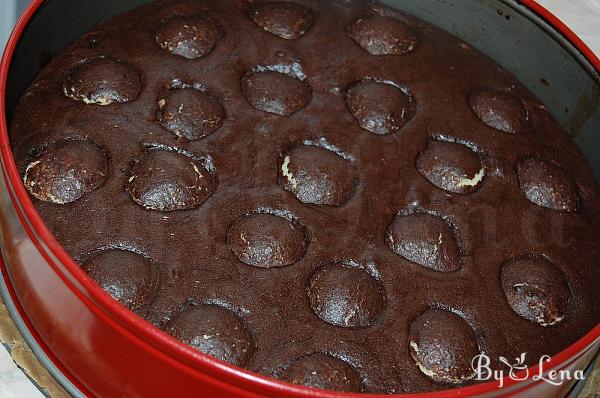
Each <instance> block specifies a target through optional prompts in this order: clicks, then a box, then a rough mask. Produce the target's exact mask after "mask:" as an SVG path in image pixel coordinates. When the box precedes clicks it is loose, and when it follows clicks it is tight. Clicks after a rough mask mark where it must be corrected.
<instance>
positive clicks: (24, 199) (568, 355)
mask: <svg viewBox="0 0 600 398" xmlns="http://www.w3.org/2000/svg"><path fill="white" fill-rule="evenodd" d="M44 2H45V0H33V1H32V2H31V4H30V5H29V6H28V7H27V9H26V10H25V12H24V13H23V15H22V16H21V18H20V19H19V21H18V22H17V24H16V26H15V28H14V30H13V32H12V34H11V36H10V38H9V40H8V42H7V45H6V48H5V51H4V54H3V56H2V61H1V64H0V93H1V94H2V95H0V156H1V159H0V160H1V162H0V163H1V164H0V165H1V168H2V174H3V176H4V179H5V181H6V185H7V188H8V191H9V195H10V198H11V201H12V204H13V206H14V207H15V210H16V213H17V215H18V217H19V219H20V221H21V223H22V225H23V226H24V228H25V229H26V232H27V234H28V236H29V238H30V239H31V241H32V242H33V243H34V244H35V245H36V247H37V248H38V250H39V251H40V253H41V254H42V255H43V256H44V258H45V259H46V261H47V262H48V264H49V265H50V267H51V268H52V269H53V270H54V272H56V273H57V275H59V276H60V278H61V279H62V280H63V281H64V283H65V284H66V285H67V286H68V287H69V289H71V291H72V292H73V293H74V294H76V295H77V296H78V298H79V299H80V300H81V301H82V302H83V303H84V304H85V305H86V306H87V307H88V308H89V309H90V310H92V311H93V312H94V313H95V314H96V315H97V316H100V317H102V318H104V319H105V320H107V321H109V322H110V323H112V324H113V325H114V326H115V327H119V328H120V329H122V330H124V331H127V332H129V334H131V335H135V336H137V338H139V339H140V340H141V341H143V342H145V343H146V345H147V346H148V348H149V349H150V348H151V349H153V351H155V352H156V353H157V354H160V355H161V356H163V357H165V358H168V359H169V360H170V361H171V362H174V363H177V362H178V365H179V366H180V367H181V368H182V369H185V370H187V371H189V372H192V373H195V372H201V373H208V374H210V375H211V376H213V377H215V378H216V379H218V380H219V381H220V382H222V383H228V384H230V385H235V386H237V387H239V388H241V389H244V390H247V391H252V392H255V393H264V394H269V395H272V394H277V393H278V392H279V393H284V394H285V395H287V396H291V395H295V396H298V397H317V398H350V397H366V398H368V397H373V398H375V397H381V395H373V394H348V393H336V392H330V391H321V390H314V389H310V388H306V387H301V386H297V385H292V384H288V383H284V382H280V381H277V380H275V379H272V378H268V377H265V376H262V375H258V374H255V373H251V372H249V371H246V370H244V369H240V368H236V367H234V366H232V365H229V364H226V363H224V362H222V361H219V360H216V359H214V358H212V357H210V356H208V355H205V354H202V353H200V352H197V351H195V350H193V349H191V348H189V347H188V346H186V345H185V344H183V343H181V342H179V341H178V340H176V339H175V338H173V337H171V336H169V335H168V334H166V333H164V332H162V331H160V330H159V329H157V328H155V327H154V326H153V325H151V324H150V323H149V322H147V321H145V320H143V319H142V318H139V317H137V316H135V315H133V314H132V313H131V312H130V311H128V310H127V309H125V308H124V307H122V306H121V305H120V304H118V303H117V302H116V301H115V300H113V299H112V298H111V297H110V296H109V295H108V294H106V293H105V292H104V291H103V290H102V289H101V288H99V287H98V286H97V285H96V284H95V283H93V281H92V280H91V279H90V278H89V277H87V275H86V274H85V272H83V271H82V270H81V269H80V267H79V266H78V265H77V264H76V263H75V261H74V260H73V259H72V258H71V257H70V256H69V255H68V254H67V252H66V251H65V250H64V249H63V247H62V246H61V245H60V244H59V243H58V242H57V241H56V239H55V238H54V236H53V235H52V234H51V233H50V231H49V230H48V228H47V227H46V225H45V224H44V222H43V221H42V218H41V217H40V215H39V214H38V212H37V210H36V209H35V207H34V205H33V202H32V201H31V199H30V197H29V195H28V193H27V191H26V188H25V186H24V184H23V182H22V180H21V176H20V174H19V171H18V168H17V165H16V163H15V160H14V157H13V154H12V152H11V149H10V144H9V136H8V127H7V123H6V116H7V115H6V109H5V107H6V103H5V99H4V93H5V92H6V87H7V79H8V73H9V67H10V61H11V59H12V56H13V54H14V51H15V49H16V47H17V44H18V42H19V40H20V38H21V36H22V34H23V32H24V31H25V29H26V27H27V25H28V24H29V22H30V21H31V19H32V18H33V17H34V15H35V14H36V12H37V11H38V9H39V8H40V7H41V6H42V5H43V3H44ZM515 2H516V3H517V4H520V5H523V6H525V7H526V8H528V9H529V10H530V11H532V12H533V13H534V14H535V15H537V16H538V17H539V18H541V19H542V20H543V21H545V22H546V23H547V24H548V25H549V26H550V27H551V28H553V29H554V30H555V31H557V32H558V33H559V34H560V35H562V36H563V37H564V38H565V39H566V40H567V41H568V42H569V43H570V44H571V45H572V46H574V48H575V49H576V50H577V51H579V52H580V53H581V55H583V57H584V58H585V59H586V60H587V62H589V63H590V64H591V65H592V66H593V68H594V70H595V71H596V73H598V74H600V59H599V58H598V56H596V55H595V54H594V52H593V51H592V50H591V49H590V48H589V47H588V46H587V45H586V44H585V43H584V42H583V41H582V40H581V39H580V38H579V37H578V36H577V35H576V34H575V33H574V32H573V31H572V30H571V29H570V28H568V27H567V26H566V25H565V24H564V23H563V22H562V21H560V20H559V19H558V18H557V17H556V16H554V15H553V14H552V13H551V12H549V11H548V10H547V9H545V8H544V7H543V6H541V5H540V4H538V3H537V2H536V1H534V0H515ZM6 282H7V283H9V282H10V281H9V280H8V278H7V280H6ZM9 290H10V286H9ZM12 295H13V299H15V301H16V296H15V294H14V291H12ZM16 303H17V304H18V301H16ZM21 312H22V313H21V315H22V316H24V315H25V313H24V312H23V311H22V309H21ZM24 318H25V322H26V324H27V325H28V326H30V327H31V323H30V322H29V321H28V320H27V319H26V317H24ZM31 332H32V334H33V335H34V338H35V340H36V341H37V343H38V344H39V345H40V346H41V347H42V349H43V351H44V352H45V353H46V354H48V355H49V356H50V358H51V360H52V361H53V362H57V361H56V357H55V356H54V355H52V353H51V351H50V350H49V349H48V347H47V346H45V345H44V343H43V340H42V339H41V338H40V336H39V335H36V334H35V330H33V328H32V330H31ZM598 339H600V324H598V325H597V326H596V327H594V328H593V329H592V330H591V331H589V332H588V333H587V334H586V335H585V336H583V337H582V338H581V339H579V340H578V341H576V342H575V343H573V344H572V345H570V346H569V347H567V348H566V349H564V350H563V351H561V352H559V353H558V354H556V355H554V356H553V357H552V359H551V360H550V361H549V362H548V363H546V365H545V367H544V368H545V369H557V368H560V367H561V366H563V365H564V364H566V363H568V362H570V361H571V360H573V358H576V357H577V356H579V355H581V353H582V352H584V351H585V350H586V349H588V348H589V347H590V346H591V345H592V344H594V343H595V342H596V341H597V340H598ZM55 365H56V366H57V367H58V368H59V369H61V370H63V371H64V368H63V367H62V366H61V365H60V363H55ZM538 371H539V366H538V365H536V366H534V367H532V368H530V369H529V372H530V374H531V375H534V374H537V373H538ZM65 376H66V377H67V378H68V379H69V380H70V381H71V382H73V384H74V385H76V386H78V387H83V386H82V385H81V383H80V382H79V381H78V380H77V379H76V378H75V377H73V376H72V375H69V374H68V373H65ZM517 376H518V377H524V373H519V374H517ZM503 382H504V388H509V387H514V386H515V384H518V383H519V384H522V385H521V386H516V387H517V388H519V387H520V388H519V390H520V389H525V388H528V387H529V386H531V385H532V383H540V381H537V382H536V381H532V380H531V379H527V380H521V381H517V380H513V379H511V378H509V377H505V378H504V380H503ZM497 389H498V381H489V382H485V383H480V384H476V385H473V386H468V387H461V388H457V389H452V390H444V391H437V392H431V393H417V394H402V395H398V396H402V397H407V398H423V397H434V398H447V397H448V398H449V397H459V396H460V397H463V396H473V395H478V394H484V393H489V392H494V391H496V390H497ZM393 396H394V395H391V397H393Z"/></svg>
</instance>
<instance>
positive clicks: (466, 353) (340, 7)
mask: <svg viewBox="0 0 600 398" xmlns="http://www.w3.org/2000/svg"><path fill="white" fill-rule="evenodd" d="M507 45H510V43H507ZM549 67H551V66H549ZM11 139H12V145H13V150H14V154H15V159H16V161H17V163H18V165H19V167H20V170H21V172H22V176H23V181H24V183H25V186H26V187H27V189H28V191H29V192H30V194H31V198H32V200H33V203H34V204H35V206H36V207H37V209H38V211H39V213H40V215H41V216H42V217H43V219H44V220H45V222H46V224H47V225H48V227H49V229H50V230H51V231H52V232H53V234H54V235H55V236H56V239H57V240H58V242H60V243H61V244H62V245H63V246H64V248H65V249H66V250H67V251H68V253H70V254H71V255H72V257H73V258H74V259H75V260H76V262H78V263H79V264H81V267H82V269H83V270H84V271H85V272H86V273H87V275H88V276H89V277H90V278H91V279H93V280H94V281H96V282H97V283H98V284H99V285H100V286H101V287H102V288H104V289H105V290H106V292H108V293H109V294H110V295H112V296H113V297H114V298H115V299H117V300H119V301H120V302H121V303H122V304H123V305H124V306H126V307H127V308H129V309H130V310H132V311H134V312H135V313H137V314H139V315H140V316H142V317H144V318H146V319H147V320H148V321H150V322H152V323H153V324H154V325H155V326H156V327H158V328H161V329H162V330H164V331H165V332H167V333H169V334H171V335H173V336H174V337H176V338H178V339H180V340H181V341H183V342H184V343H186V344H189V345H190V346H191V347H193V348H195V349H197V350H200V351H202V352H205V353H207V354H210V355H212V356H214V357H216V358H218V359H221V360H224V361H227V362H229V363H231V364H233V365H236V366H239V367H243V368H246V369H249V370H251V371H254V372H258V373H261V374H263V375H267V376H271V377H274V378H277V379H280V380H284V381H288V382H292V383H298V384H304V385H307V386H311V387H317V388H323V389H333V390H341V391H353V392H373V393H394V392H417V391H429V390H439V389H447V388H453V387H456V386H461V385H465V384H470V383H475V382H477V380H476V378H475V375H474V372H473V369H472V368H471V360H472V358H473V357H475V356H477V355H478V354H480V353H485V354H486V355H488V356H489V357H490V358H491V361H492V367H494V368H502V367H503V366H504V365H502V364H501V363H500V362H499V359H498V358H499V357H500V356H503V357H506V358H515V357H518V356H520V354H521V353H523V352H526V353H527V357H526V358H527V363H537V361H538V358H540V357H541V356H542V355H545V354H549V355H552V354H555V353H557V352H559V351H560V350H562V349H564V348H566V347H567V346H568V345H569V344H571V343H573V342H574V341H575V340H577V339H578V338H580V337H581V336H582V335H583V334H585V333H586V332H587V331H588V330H590V329H591V328H592V327H594V326H595V325H596V324H597V323H598V322H599V321H600V312H599V311H598V308H599V305H600V295H599V294H598V291H600V267H598V262H599V260H600V242H599V241H598V236H599V232H600V206H598V203H600V190H599V189H598V186H597V185H596V183H595V181H594V178H593V176H592V174H591V172H590V170H589V168H588V166H587V164H586V163H585V161H584V159H583V157H582V156H581V155H580V153H579V152H578V150H577V149H576V147H575V145H574V144H573V142H572V141H571V139H570V137H569V136H568V134H567V133H566V132H565V131H564V130H563V129H562V128H561V126H560V125H559V124H558V123H557V122H556V121H555V120H554V119H553V117H552V116H551V115H550V114H549V112H548V111H547V110H546V108H545V107H544V105H543V104H542V103H540V102H539V101H538V100H537V99H536V98H534V97H533V96H532V94H531V93H529V92H528V91H527V90H526V89H525V88H524V86H523V85H522V84H521V83H519V82H518V81H517V80H516V79H515V77H513V76H512V75H511V74H510V73H509V72H507V71H505V70H503V69H502V68H500V67H499V66H498V65H496V64H495V63H494V62H493V61H491V60H490V59H489V58H487V57H486V56H484V55H483V54H482V53H480V52H478V51H477V50H475V49H473V48H472V47H470V46H469V45H468V44H466V43H464V42H462V41H460V40H459V39H457V38H456V37H453V36H451V35H449V34H448V33H445V32H443V31H441V30H439V29H437V28H435V27H433V26H430V25H428V24H426V23H424V22H422V21H420V20H418V19H416V18H413V17H411V16H409V15H405V14H403V13H401V12H398V11H396V10H393V9H391V8H388V7H386V6H384V5H381V4H378V3H375V2H372V1H364V0H330V1H318V0H294V1H293V2H291V1H263V0H256V1H241V0H222V1H209V0H194V1H167V0H162V1H156V2H152V3H150V4H148V5H145V6H143V7H141V8H138V9H136V10H134V11H131V12H129V13H127V14H124V15H121V16H118V17H116V18H114V19H112V20H111V21H108V22H106V23H104V24H102V25H100V26H98V27H97V28H96V29H94V30H93V31H91V32H89V33H87V34H85V35H84V36H83V37H82V38H81V39H79V40H78V41H76V42H75V43H73V44H71V45H70V46H68V47H67V48H65V49H64V50H63V51H61V52H60V53H58V54H56V55H55V56H54V57H53V59H52V60H51V61H50V63H49V64H48V65H47V66H46V67H45V68H44V69H43V70H42V72H41V73H40V74H39V76H38V77H37V78H36V79H35V81H34V82H33V84H32V85H31V86H30V87H29V89H28V90H27V92H26V93H25V94H24V96H23V98H22V99H21V102H20V104H19V106H18V109H17V111H16V114H15V116H14V118H13V120H12V127H11Z"/></svg>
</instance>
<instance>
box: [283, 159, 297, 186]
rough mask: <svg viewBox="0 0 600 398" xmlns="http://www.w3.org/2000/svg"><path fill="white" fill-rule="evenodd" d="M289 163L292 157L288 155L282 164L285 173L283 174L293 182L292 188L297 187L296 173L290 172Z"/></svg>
mask: <svg viewBox="0 0 600 398" xmlns="http://www.w3.org/2000/svg"><path fill="white" fill-rule="evenodd" d="M289 165H290V157H289V156H286V157H285V158H284V159H283V164H282V165H281V172H282V173H283V176H284V177H285V178H286V179H287V180H288V182H289V183H290V184H292V188H294V189H296V187H298V181H296V179H295V178H294V175H293V174H292V173H291V172H290V169H289V168H288V167H289Z"/></svg>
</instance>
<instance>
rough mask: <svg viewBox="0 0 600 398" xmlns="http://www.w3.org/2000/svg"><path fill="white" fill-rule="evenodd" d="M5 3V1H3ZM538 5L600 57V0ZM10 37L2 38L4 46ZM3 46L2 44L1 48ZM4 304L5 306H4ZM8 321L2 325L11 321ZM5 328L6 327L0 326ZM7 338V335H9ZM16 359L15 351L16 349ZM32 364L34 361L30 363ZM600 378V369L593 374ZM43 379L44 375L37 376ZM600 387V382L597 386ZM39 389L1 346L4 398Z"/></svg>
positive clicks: (39, 397)
mask: <svg viewBox="0 0 600 398" xmlns="http://www.w3.org/2000/svg"><path fill="white" fill-rule="evenodd" d="M0 1H5V0H0ZM538 2H539V3H540V4H541V5H542V6H544V7H545V8H547V9H548V10H550V11H551V12H552V13H553V14H554V15H556V16H557V17H558V18H559V19H561V20H562V21H563V22H564V23H565V24H566V25H567V26H569V27H570V28H571V29H572V30H573V31H574V32H575V33H576V34H577V35H578V36H579V37H580V38H581V39H582V40H583V41H584V42H585V43H586V44H587V45H588V46H589V47H590V48H591V49H592V50H593V51H594V52H595V53H596V54H598V55H600V0H538ZM5 40H6V38H3V37H0V43H3V42H4V41H5ZM1 45H3V44H0V46H1ZM0 305H1V303H0ZM7 321H8V320H7V318H5V319H4V320H3V318H2V317H0V322H7ZM0 326H2V325H0ZM5 337H6V336H5ZM17 348H19V345H18V343H17ZM22 349H23V350H24V351H23V352H24V355H22V357H23V358H21V359H22V360H23V359H25V362H23V361H22V360H21V361H18V362H20V365H21V366H23V367H26V368H28V370H29V371H30V372H31V363H29V365H28V364H27V360H28V359H29V360H31V359H33V358H27V356H28V355H29V356H32V354H30V353H28V351H27V348H26V347H22ZM13 356H14V349H13ZM29 362H31V361H29ZM593 373H594V376H595V377H597V378H598V379H600V367H599V366H597V369H596V370H595V371H594V372H593ZM35 376H37V377H40V375H35ZM596 386H598V387H600V383H596ZM598 387H596V388H593V389H591V388H586V390H584V391H585V392H584V394H582V395H584V396H582V397H581V398H588V397H590V398H593V397H594V396H596V397H597V396H598V394H600V390H599V389H598ZM43 397H44V394H42V393H41V392H40V391H39V389H38V388H37V386H36V385H35V384H34V383H33V382H32V381H31V379H30V378H29V377H27V376H26V375H25V373H24V372H23V371H22V370H21V368H19V367H18V366H17V365H16V363H15V361H14V360H13V357H12V356H11V355H10V354H9V353H8V351H7V350H6V348H5V346H4V345H2V344H0V398H43Z"/></svg>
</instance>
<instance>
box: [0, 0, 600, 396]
mask: <svg viewBox="0 0 600 398" xmlns="http://www.w3.org/2000/svg"><path fill="white" fill-rule="evenodd" d="M146 2H148V0H127V1H123V0H103V1H102V2H98V1H95V0H79V1H77V2H73V1H69V0H46V1H44V0H35V1H33V2H32V4H31V5H30V7H29V8H28V9H27V11H26V12H25V14H24V15H23V17H22V18H21V19H20V21H19V22H18V24H17V26H16V28H15V30H14V32H13V35H12V36H11V38H10V40H9V42H8V45H7V47H6V50H5V53H4V56H3V58H2V64H1V68H0V155H1V158H0V163H1V164H0V165H1V167H2V175H1V176H0V201H1V204H0V226H1V229H2V236H1V240H0V244H1V248H2V255H3V259H4V261H3V263H2V264H0V269H1V271H2V278H3V285H2V289H0V291H2V294H3V295H4V296H5V298H6V299H7V302H10V303H11V305H12V314H13V316H14V317H15V318H16V319H18V320H19V322H20V327H21V330H22V331H24V332H25V334H26V335H27V336H28V338H29V340H30V343H32V344H33V345H34V346H35V347H37V348H38V350H37V354H38V356H40V357H41V358H42V360H43V361H44V362H45V364H46V365H47V366H48V367H49V369H50V370H51V371H52V372H53V373H54V374H55V375H56V376H58V377H59V381H61V382H62V384H63V385H64V386H65V388H66V389H67V390H69V391H70V392H71V393H73V394H74V395H87V396H101V397H112V396H148V397H149V396H202V397H246V398H250V397H253V398H258V397H290V398H291V397H319V398H334V397H347V398H348V397H352V396H358V395H356V394H345V393H335V392H329V391H319V390H314V389H310V388H306V387H302V386H296V385H291V384H287V383H283V382H279V381H276V380H273V379H270V378H267V377H264V376H260V375H257V374H254V373H251V372H248V371H245V370H243V369H239V368H236V367H234V366H231V365H228V364H226V363H224V362H221V361H219V360H216V359H214V358H212V357H210V356H207V355H205V354H202V353H200V352H198V351H195V350H193V349H191V348H189V347H187V346H186V345H184V344H182V343H180V342H179V341H177V340H176V339H174V338H172V337H170V336H169V335H167V334H165V333H163V332H162V331H160V330H159V329H157V328H155V327H154V326H152V325H151V324H150V323H148V322H146V321H145V320H143V319H141V318H139V317H138V316H136V315H134V314H133V313H131V312H129V311H127V310H126V309H125V308H124V307H122V306H121V305H120V304H118V303H117V302H116V301H114V300H113V299H112V298H110V296H108V295H107V294H106V293H104V292H103V291H102V290H101V289H100V288H99V287H98V286H97V285H96V284H94V283H93V282H92V281H91V279H90V278H88V277H87V275H86V274H85V273H84V272H83V271H82V270H81V269H80V268H79V266H78V265H77V264H76V263H75V262H74V261H73V260H72V259H71V258H70V257H69V255H68V254H67V253H66V252H65V250H64V249H63V248H62V247H61V246H60V245H59V244H58V242H57V241H56V239H55V238H54V237H53V236H52V234H51V233H50V231H49V230H48V229H47V227H46V226H45V225H44V223H43V221H42V219H41V217H40V216H39V214H38V213H37V211H36V209H35V207H34V206H33V204H32V202H31V200H30V198H29V196H28V194H27V191H26V189H25V187H24V185H23V183H22V181H21V177H20V175H19V172H18V170H17V167H16V165H15V162H14V159H13V155H12V153H11V150H10V145H9V137H8V128H7V125H8V123H9V121H10V118H11V114H12V111H13V110H14V108H15V105H16V103H17V102H18V99H19V98H20V96H21V95H22V93H23V92H24V91H25V89H26V88H27V86H28V85H29V84H30V83H31V81H32V80H33V78H34V77H35V75H36V74H37V73H38V72H39V70H40V68H42V67H43V65H44V64H45V62H47V60H48V59H49V58H50V57H51V56H52V54H55V53H56V52H58V51H59V50H60V49H62V48H63V47H64V46H65V45H66V44H68V43H69V42H72V41H73V40H75V39H76V38H78V37H80V36H81V35H82V34H83V33H85V32H86V31H88V30H89V29H91V28H92V27H93V26H95V25H96V24H98V23H100V22H102V21H105V20H107V19H109V18H111V17H112V16H114V15H117V14H120V13H122V12H125V11H128V10H130V9H132V8H134V7H136V6H139V5H141V4H143V3H146ZM383 2H384V3H386V4H388V5H390V6H392V7H395V8H398V9H401V10H403V11H406V12H409V13H411V14H413V15H415V16H417V17H419V18H421V19H423V20H426V21H428V22H430V23H432V24H433V25H436V26H439V27H440V28H442V29H444V30H446V31H449V32H450V33H452V34H454V35H456V36H458V37H459V38H461V39H462V40H464V41H465V42H467V43H469V44H471V45H472V46H474V47H476V48H478V49H479V50H481V51H483V52H484V53H486V54H487V55H488V56H489V57H491V58H492V59H494V60H495V61H496V62H497V63H499V64H500V65H501V66H503V67H504V68H506V69H508V70H509V71H511V72H512V73H513V74H514V75H515V76H516V77H517V78H518V79H519V80H520V81H521V82H523V84H524V85H525V86H526V87H527V88H528V89H529V90H530V91H531V92H533V93H534V94H535V95H536V96H537V97H538V98H539V99H540V100H541V101H542V102H544V103H545V104H546V106H547V107H548V109H549V110H550V112H551V113H552V114H553V115H554V117H555V118H556V119H557V120H558V121H559V123H561V124H562V125H563V126H564V127H565V129H566V130H567V131H568V132H569V133H570V134H571V136H572V138H573V140H574V141H575V143H576V144H577V145H578V146H579V148H580V149H581V151H582V152H583V154H584V156H585V157H586V159H587V161H588V163H589V164H590V166H591V168H592V170H593V171H594V173H595V175H596V177H597V179H598V180H599V181H600V74H599V73H600V60H598V58H597V57H596V56H595V55H594V54H593V53H592V51H591V50H590V49H589V48H588V47H587V46H585V44H584V43H583V42H581V40H579V39H578V38H577V36H576V35H575V34H574V33H573V32H571V31H570V30H569V29H568V28H567V27H566V26H565V25H564V24H562V23H561V22H560V21H559V20H557V19H556V18H555V17H554V16H552V15H551V14H550V13H549V12H548V11H546V10H544V9H543V8H542V7H541V6H540V5H538V4H537V3H535V2H534V1H532V0H520V1H516V0H429V1H421V0H402V1H400V0H385V1H383ZM599 348H600V325H597V326H596V327H595V328H594V329H593V330H591V331H589V332H588V333H587V334H586V335H585V336H584V337H582V338H581V339H580V340H578V341H577V342H575V343H574V344H572V345H571V346H569V347H566V348H565V349H564V350H563V351H562V352H560V353H557V354H556V355H554V356H553V357H552V359H551V360H550V361H549V362H547V363H545V366H544V371H545V372H548V371H551V370H570V371H571V372H573V371H574V370H576V369H578V370H581V369H584V368H585V367H586V366H587V365H588V364H589V363H590V361H591V360H592V358H593V357H594V355H595V353H596V352H598V349H599ZM538 373H539V369H538V367H537V366H535V367H532V368H530V369H529V376H530V377H525V375H524V374H518V375H517V376H518V378H520V379H523V380H520V381H517V380H513V379H509V378H507V379H504V380H503V387H502V388H501V389H499V388H498V381H490V382H485V383H480V384H476V385H472V386H467V387H462V388H457V389H451V390H445V391H438V392H434V393H427V394H410V395H403V396H405V397H425V396H433V397H459V396H461V397H463V396H480V397H495V396H517V395H518V396H532V397H542V396H553V397H554V396H563V395H565V394H566V393H567V392H568V391H569V390H570V389H571V387H572V386H573V384H574V382H575V380H571V381H565V382H564V383H562V384H561V385H559V386H555V385H552V384H549V383H546V382H544V381H542V380H539V379H538V380H535V379H534V378H533V376H534V375H537V374H538ZM360 396H361V397H368V396H374V395H360Z"/></svg>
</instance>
